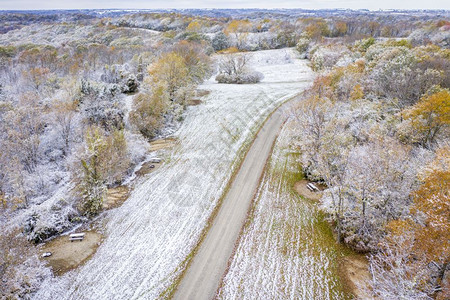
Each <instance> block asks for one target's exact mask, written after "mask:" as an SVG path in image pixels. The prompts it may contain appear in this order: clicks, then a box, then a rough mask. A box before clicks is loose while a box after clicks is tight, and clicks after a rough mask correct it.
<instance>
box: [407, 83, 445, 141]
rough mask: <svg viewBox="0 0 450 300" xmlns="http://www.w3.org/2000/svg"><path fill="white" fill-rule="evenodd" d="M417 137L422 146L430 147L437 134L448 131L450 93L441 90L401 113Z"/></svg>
mask: <svg viewBox="0 0 450 300" xmlns="http://www.w3.org/2000/svg"><path fill="white" fill-rule="evenodd" d="M403 115H404V116H405V118H406V119H408V120H410V121H411V126H412V127H413V129H414V130H415V132H416V133H417V134H418V135H419V140H420V142H421V144H422V145H423V146H430V144H431V143H432V142H433V141H434V139H435V138H436V136H437V135H438V133H441V132H444V131H446V130H448V126H449V125H450V91H449V90H448V89H441V90H438V91H437V92H435V93H433V94H431V95H426V96H424V97H422V99H420V101H419V102H418V103H417V104H415V105H414V106H413V107H411V108H409V109H406V110H405V111H404V112H403Z"/></svg>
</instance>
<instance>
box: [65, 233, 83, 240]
mask: <svg viewBox="0 0 450 300" xmlns="http://www.w3.org/2000/svg"><path fill="white" fill-rule="evenodd" d="M84 236H85V233H72V234H71V235H69V240H70V241H71V242H73V241H80V242H81V241H82V240H83V239H84Z"/></svg>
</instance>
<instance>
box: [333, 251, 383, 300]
mask: <svg viewBox="0 0 450 300" xmlns="http://www.w3.org/2000/svg"><path fill="white" fill-rule="evenodd" d="M368 265H369V262H368V261H367V258H366V257H365V256H364V255H361V254H359V255H350V256H346V257H344V258H342V260H341V261H340V263H339V272H340V273H341V274H342V278H343V280H344V285H345V287H346V288H347V289H348V291H349V292H350V293H352V294H353V295H354V296H355V298H356V299H375V298H373V297H372V296H371V295H370V294H369V291H370V284H369V281H370V273H369V268H368Z"/></svg>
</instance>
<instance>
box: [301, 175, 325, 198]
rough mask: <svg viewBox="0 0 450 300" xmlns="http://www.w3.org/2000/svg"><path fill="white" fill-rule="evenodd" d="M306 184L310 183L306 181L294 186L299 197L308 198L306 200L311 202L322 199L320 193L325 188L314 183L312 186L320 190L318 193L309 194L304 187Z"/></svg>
mask: <svg viewBox="0 0 450 300" xmlns="http://www.w3.org/2000/svg"><path fill="white" fill-rule="evenodd" d="M308 183H310V181H308V180H306V179H304V180H300V181H298V182H296V183H295V185H294V189H295V191H296V192H297V193H298V194H299V195H301V196H303V197H305V198H308V199H311V200H316V201H318V200H320V198H321V197H322V191H323V190H324V188H325V187H324V186H322V185H320V184H316V183H314V185H315V186H317V188H318V189H319V190H320V192H311V191H310V190H309V189H308V188H307V187H306V185H307V184H308Z"/></svg>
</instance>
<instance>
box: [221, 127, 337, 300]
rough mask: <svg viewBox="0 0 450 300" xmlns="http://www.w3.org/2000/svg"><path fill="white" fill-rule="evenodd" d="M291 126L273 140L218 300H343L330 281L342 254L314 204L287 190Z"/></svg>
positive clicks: (291, 174)
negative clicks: (248, 215)
mask: <svg viewBox="0 0 450 300" xmlns="http://www.w3.org/2000/svg"><path fill="white" fill-rule="evenodd" d="M291 126H292V122H289V121H288V122H287V123H285V125H284V127H283V129H282V130H281V132H280V135H279V137H278V139H277V141H276V144H275V147H274V152H273V155H272V158H271V161H270V164H269V165H268V169H267V170H266V172H265V174H264V177H263V180H262V182H261V185H260V187H259V189H258V192H257V195H256V198H255V202H254V206H253V211H252V214H251V215H250V218H249V220H251V221H250V222H249V223H247V224H246V226H245V228H244V231H243V235H242V236H241V238H240V240H239V243H238V245H237V249H236V252H235V254H234V256H233V258H232V261H231V265H230V268H229V270H228V273H227V274H226V276H225V278H224V280H223V282H222V286H221V289H220V292H219V299H323V300H326V299H345V295H344V294H343V292H342V289H341V287H340V284H339V281H338V279H337V277H336V268H337V258H338V257H339V256H340V255H342V250H341V249H339V248H338V246H337V245H336V244H335V242H334V238H333V236H332V234H331V232H330V230H329V227H328V226H327V224H326V223H325V221H324V220H323V217H322V216H321V214H320V213H319V211H318V209H317V207H316V205H315V204H314V203H312V202H310V201H307V200H302V199H301V198H300V197H299V196H298V195H297V194H295V193H294V192H293V189H292V185H293V183H294V182H295V181H297V180H298V178H299V169H298V168H297V164H296V162H295V161H296V155H295V154H294V153H293V152H292V151H291V149H290V147H289V142H290V141H291V140H292V138H293V136H294V134H295V130H294V129H292V128H291Z"/></svg>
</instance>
